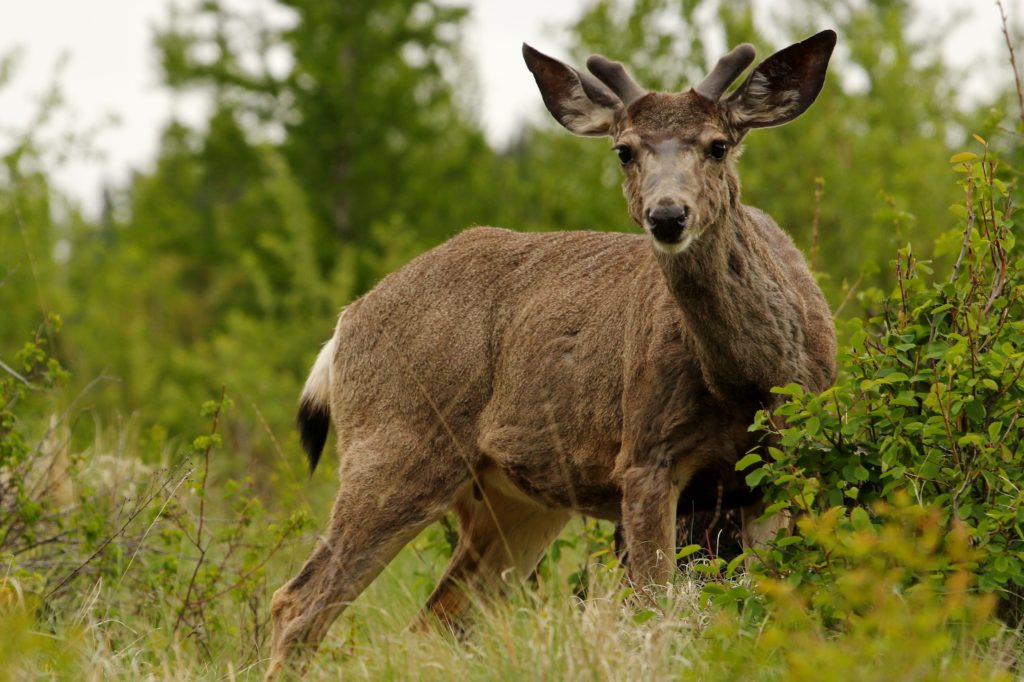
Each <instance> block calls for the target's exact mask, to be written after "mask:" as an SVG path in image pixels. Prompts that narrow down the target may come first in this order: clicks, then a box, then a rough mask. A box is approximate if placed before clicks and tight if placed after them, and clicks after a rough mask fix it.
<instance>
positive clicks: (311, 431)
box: [295, 400, 331, 474]
mask: <svg viewBox="0 0 1024 682" xmlns="http://www.w3.org/2000/svg"><path fill="white" fill-rule="evenodd" d="M295 421H296V423H297V424H298V426H299V438H301V439H302V449H303V450H305V451H306V459H308V460H309V473H310V474H312V473H313V472H314V471H316V465H317V464H318V463H319V462H320V453H321V452H323V450H324V443H326V442H327V429H328V427H330V425H331V412H330V409H329V408H328V407H327V405H323V404H320V405H318V404H316V403H314V402H313V401H311V400H303V401H302V402H301V403H300V404H299V414H298V416H297V417H296V418H295Z"/></svg>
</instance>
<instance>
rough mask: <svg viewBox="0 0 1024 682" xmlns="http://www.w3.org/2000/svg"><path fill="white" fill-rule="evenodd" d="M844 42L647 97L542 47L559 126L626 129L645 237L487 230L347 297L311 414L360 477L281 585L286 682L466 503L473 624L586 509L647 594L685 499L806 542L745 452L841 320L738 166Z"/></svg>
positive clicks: (435, 617) (670, 555)
mask: <svg viewBox="0 0 1024 682" xmlns="http://www.w3.org/2000/svg"><path fill="white" fill-rule="evenodd" d="M835 43H836V34H835V33H834V32H833V31H830V30H826V31H823V32H821V33H818V34H816V35H814V36H811V37H810V38H807V39H806V40H803V41H802V42H799V43H796V44H794V45H790V46H789V47H786V48H785V49H783V50H781V51H779V52H777V53H775V54H773V55H771V56H770V57H768V58H767V59H765V60H764V61H762V62H761V63H759V64H758V65H757V66H756V67H755V68H754V69H753V70H752V71H751V72H750V74H749V76H748V77H747V78H746V79H745V80H744V81H743V82H742V84H741V85H740V86H739V87H737V88H736V89H735V90H734V91H733V92H732V93H731V94H729V95H728V96H724V95H725V92H726V90H727V89H728V88H729V87H730V85H731V84H732V83H733V82H734V81H736V80H737V79H738V77H739V76H740V75H741V74H742V73H743V72H744V71H745V70H746V68H747V67H748V66H749V65H750V64H751V63H752V62H753V61H754V57H755V52H754V48H753V47H752V46H751V45H749V44H742V45H739V46H738V47H736V48H735V49H733V50H732V51H730V52H729V53H728V54H726V55H725V56H723V57H722V58H721V59H720V60H719V61H718V63H717V64H716V66H715V67H714V68H713V69H712V71H711V72H710V74H709V75H708V76H707V77H706V78H705V79H704V80H703V81H701V82H700V83H699V84H698V85H697V86H695V87H693V88H690V89H687V90H685V91H680V92H653V91H648V90H646V89H644V88H643V87H641V86H640V85H638V84H637V82H636V81H635V80H634V79H633V78H632V77H631V76H630V75H629V73H628V71H627V70H626V69H625V67H624V66H623V65H622V64H620V63H618V62H614V61H611V60H609V59H607V58H605V57H602V56H600V55H594V56H591V57H590V58H589V59H588V60H587V67H588V69H589V71H590V73H589V74H585V73H582V72H580V71H577V70H576V69H574V68H572V67H570V66H568V65H566V64H564V63H562V62H560V61H558V60H556V59H553V58H551V57H549V56H546V55H544V54H542V53H541V52H538V51H537V50H535V49H533V48H532V47H530V46H529V45H526V44H524V45H523V57H524V59H525V61H526V66H527V67H528V69H529V70H530V72H531V73H532V74H533V77H534V79H535V80H536V83H537V86H538V88H539V90H540V94H541V97H542V99H543V100H544V104H545V105H546V107H547V109H548V111H549V112H550V113H551V114H552V116H553V117H554V118H555V120H556V121H557V122H558V123H560V124H561V125H562V126H563V127H565V128H566V129H568V130H569V131H570V132H572V133H575V134H577V135H583V136H593V137H598V136H602V137H603V136H607V137H610V138H611V140H612V142H613V150H614V152H615V154H616V155H617V156H618V160H619V162H620V164H621V167H622V171H623V175H624V180H623V191H624V194H625V197H626V200H627V204H628V211H629V215H630V217H631V218H632V220H633V221H634V222H635V223H637V225H638V226H639V227H640V228H641V231H642V232H641V233H631V234H627V233H603V232H588V231H564V232H550V233H517V232H514V231H510V230H506V229H499V228H492V227H475V228H472V229H469V230H466V231H464V232H461V233H460V234H458V235H457V236H455V237H453V238H451V239H450V240H448V241H447V242H445V243H443V244H441V245H440V246H438V247H436V248H434V249H432V250H430V251H427V252H426V253H424V254H422V255H420V256H418V257H417V258H415V259H414V260H412V261H411V262H409V263H408V264H407V265H405V266H404V267H402V268H400V269H398V270H397V271H395V272H393V273H391V274H389V275H387V276H386V277H384V278H383V279H382V280H381V281H380V282H379V283H378V284H377V286H376V287H375V288H373V289H372V290H371V291H370V292H368V293H366V294H365V295H363V296H362V297H360V298H358V299H356V300H355V301H353V302H351V303H350V304H349V305H348V306H347V307H345V308H344V309H343V310H342V312H341V314H340V316H339V318H338V321H337V326H336V328H335V330H334V334H333V336H332V337H331V339H330V340H329V341H328V342H327V343H326V344H325V345H324V346H323V348H322V349H321V350H320V352H319V355H318V356H317V358H316V361H315V363H314V364H313V368H312V370H311V373H310V375H309V378H308V380H307V382H306V384H305V387H304V389H303V392H302V395H301V398H300V406H299V413H298V425H299V429H300V436H301V441H302V444H303V447H304V449H305V451H306V453H307V456H308V459H309V464H310V467H311V470H312V469H315V467H316V465H317V462H318V461H319V458H320V454H321V451H322V450H323V448H324V445H325V442H326V438H327V435H328V430H329V428H330V427H331V426H333V428H334V431H335V434H336V441H337V452H338V456H339V461H340V464H339V476H340V480H341V483H340V487H339V491H338V494H337V498H336V501H335V503H334V507H333V510H332V515H331V518H330V521H329V525H328V528H327V530H326V531H325V534H324V535H323V536H322V537H321V538H320V541H319V543H318V545H317V547H316V548H315V550H314V551H313V553H312V555H311V556H310V557H309V559H308V560H307V561H306V562H305V564H304V565H303V566H302V568H301V570H299V572H298V573H297V574H296V575H295V576H294V577H293V578H292V579H291V580H290V581H288V582H287V583H286V584H285V585H283V586H282V587H280V588H279V589H278V590H277V591H276V592H275V593H274V595H273V597H272V599H271V618H272V622H273V635H272V641H271V646H272V652H271V659H270V664H269V670H268V672H267V679H273V678H275V677H277V676H278V675H280V674H283V673H284V672H285V671H291V672H293V673H295V672H297V673H300V674H301V672H302V671H304V670H305V668H306V666H308V663H309V661H310V660H311V658H312V655H313V653H314V652H315V650H316V649H317V647H318V646H319V644H320V642H321V641H322V640H323V638H324V636H325V634H326V632H327V629H328V628H329V627H330V625H331V624H332V623H333V622H334V621H335V619H337V617H338V616H339V614H340V613H341V612H342V611H343V610H344V609H345V608H346V607H347V606H348V605H350V604H351V603H352V602H353V600H355V599H356V597H357V596H359V594H360V593H361V592H363V590H364V589H365V588H366V587H367V586H368V585H369V584H370V582H371V581H373V580H374V578H375V577H376V576H377V575H378V574H379V573H380V571H381V570H382V569H383V568H384V566H385V565H387V564H388V563H389V562H390V561H391V560H392V559H393V558H394V557H395V555H396V554H397V553H398V552H399V550H401V549H402V547H403V546H404V545H406V544H407V543H408V542H410V541H411V540H412V539H413V538H414V537H415V536H416V535H417V534H419V533H420V532H421V531H422V530H424V529H425V528H426V527H427V526H428V525H430V524H432V523H434V522H435V521H438V520H440V519H441V518H442V517H443V516H444V515H445V514H447V513H449V512H450V511H452V510H454V512H455V514H456V516H457V518H458V522H459V535H458V542H457V544H456V547H455V549H454V551H453V553H452V557H451V560H450V563H449V565H448V567H447V568H446V570H445V571H444V573H443V575H442V577H441V578H440V580H439V581H438V583H437V585H436V587H435V589H434V591H433V594H432V595H431V596H430V598H429V599H428V601H427V603H426V605H425V606H424V607H423V610H422V612H421V614H420V616H419V617H418V620H417V623H416V627H435V626H441V627H444V626H448V627H451V628H453V629H456V631H458V630H457V628H459V627H460V623H461V622H462V619H463V618H465V617H466V616H467V611H468V610H469V608H470V607H471V606H472V604H473V603H474V602H473V598H474V597H475V596H477V595H485V594H492V593H494V592H495V591H499V592H500V591H501V590H503V589H507V585H509V584H512V582H513V581H514V580H516V579H521V578H524V577H527V576H529V575H530V573H531V572H532V571H533V570H534V569H535V568H536V566H537V564H538V563H539V561H540V559H541V558H542V556H543V554H544V552H545V550H546V548H547V547H548V545H549V544H550V543H551V542H552V541H553V540H554V539H555V537H556V536H557V535H558V534H559V533H560V531H561V530H562V529H563V527H564V526H565V525H566V523H567V522H568V521H569V520H570V518H572V517H573V515H577V514H584V515H590V516H592V517H596V518H599V519H608V520H611V521H614V522H616V523H619V524H621V527H622V530H623V536H624V541H625V544H626V552H627V555H628V564H627V574H628V575H627V577H628V579H630V580H632V581H633V582H634V583H635V584H636V585H637V586H638V588H641V589H647V588H653V589H657V586H663V585H666V584H668V583H669V582H670V581H671V579H672V576H673V573H674V571H676V566H675V556H674V555H675V551H674V550H675V548H674V546H673V545H674V538H675V523H676V511H677V508H678V507H679V505H680V504H681V503H685V504H697V503H700V502H701V501H702V500H703V501H706V500H708V499H712V500H714V499H717V500H718V502H719V503H721V504H723V505H724V506H725V507H726V508H729V507H732V508H736V507H739V508H740V511H741V517H742V521H743V541H744V545H745V546H751V547H753V546H757V543H760V542H764V541H765V540H767V539H770V538H771V537H774V536H775V534H776V533H778V532H780V531H781V532H785V526H786V524H787V523H788V519H787V518H786V517H785V516H784V515H781V518H780V516H775V517H770V516H769V517H766V516H765V515H764V514H763V513H762V512H763V511H764V506H765V505H764V504H763V503H762V502H761V500H760V498H759V496H758V495H757V493H756V491H751V490H750V488H749V487H747V485H746V483H745V480H744V478H743V473H745V472H741V473H737V472H736V470H735V464H736V462H737V461H738V459H739V458H741V457H743V456H744V455H745V454H746V453H747V452H749V451H750V450H751V449H752V448H756V447H759V444H758V436H757V434H752V433H750V432H749V431H748V426H749V424H750V423H751V422H752V420H753V418H754V416H755V414H756V412H757V411H758V410H760V409H764V408H766V407H767V408H770V407H771V406H772V405H773V404H775V402H776V401H777V399H778V396H777V394H773V392H772V388H773V387H777V386H784V385H787V384H791V383H796V384H800V385H801V386H803V387H805V388H806V389H807V390H810V391H816V392H820V391H823V390H825V389H826V388H828V387H829V386H830V385H832V383H833V382H834V380H835V376H836V364H835V356H836V337H835V327H834V323H833V320H832V315H831V313H830V310H829V307H828V304H827V303H826V301H825V298H824V296H823V294H822V292H821V290H820V289H819V287H818V286H817V284H816V282H815V279H814V277H813V275H812V274H811V272H810V270H809V268H808V266H807V264H806V261H805V259H804V257H803V255H802V254H801V252H800V251H799V250H798V249H797V247H796V246H795V244H794V242H793V240H792V239H791V238H790V237H789V236H788V235H787V234H786V233H785V232H783V230H782V229H781V228H780V227H779V226H778V225H777V224H776V223H775V222H774V221H773V220H772V219H771V218H770V217H768V216H767V215H766V214H765V213H763V212H761V211H759V210H758V209H756V208H750V207H748V206H745V205H743V204H742V203H741V202H740V183H739V179H738V176H737V171H736V158H737V156H738V155H739V153H740V147H741V142H742V141H743V139H744V137H745V135H746V134H747V132H748V131H750V130H751V129H754V128H766V127H772V126H778V125H781V124H784V123H787V122H788V121H791V120H793V119H794V118H796V117H797V116H799V115H801V114H802V113H803V112H804V111H806V110H807V108H808V107H809V106H810V105H811V104H812V103H813V102H814V100H815V99H816V98H817V96H818V93H819V92H820V91H821V89H822V86H823V83H824V80H825V73H826V69H827V66H828V61H829V58H830V56H831V54H832V50H833V48H834V46H835ZM762 447H763V446H762ZM716 491H717V492H716ZM681 501H682V502H681Z"/></svg>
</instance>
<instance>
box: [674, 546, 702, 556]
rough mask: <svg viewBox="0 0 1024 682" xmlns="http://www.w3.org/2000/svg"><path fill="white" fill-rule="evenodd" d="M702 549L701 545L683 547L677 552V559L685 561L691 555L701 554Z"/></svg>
mask: <svg viewBox="0 0 1024 682" xmlns="http://www.w3.org/2000/svg"><path fill="white" fill-rule="evenodd" d="M700 549H701V548H700V545H687V546H686V547H683V548H682V549H680V550H679V551H678V552H676V559H685V558H686V557H688V556H690V555H691V554H695V553H697V552H699V551H700Z"/></svg>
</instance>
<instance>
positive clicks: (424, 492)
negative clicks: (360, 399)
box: [266, 436, 468, 680]
mask: <svg viewBox="0 0 1024 682" xmlns="http://www.w3.org/2000/svg"><path fill="white" fill-rule="evenodd" d="M345 450H346V451H345V452H344V454H343V462H342V472H341V480H342V483H341V487H340V489H339V491H338V496H337V499H336V500H335V503H334V510H333V512H332V514H331V521H330V525H329V528H328V531H327V534H326V536H325V537H323V538H322V539H321V542H320V543H319V546H318V547H317V548H316V550H315V551H314V552H313V554H312V556H310V558H309V559H308V560H307V561H306V563H305V565H304V566H303V567H302V569H301V570H300V571H299V573H298V574H297V575H296V576H295V577H294V578H292V579H291V580H290V581H289V582H288V583H286V584H285V585H284V586H283V587H281V588H280V589H278V590H277V591H276V592H275V593H274V596H273V598H272V600H271V605H270V611H271V617H272V620H273V637H272V653H271V662H270V668H269V669H268V671H267V676H266V679H267V680H270V679H273V678H276V677H277V676H279V675H281V674H284V673H286V672H288V671H289V669H290V670H291V671H292V672H301V670H302V669H304V667H305V665H306V664H307V663H308V661H309V659H310V657H311V656H312V654H313V653H314V652H315V651H316V649H317V647H318V646H319V644H320V642H321V640H323V638H324V636H325V635H326V634H327V630H328V629H329V628H330V626H331V624H332V623H334V621H335V620H336V619H337V618H338V616H339V615H340V614H341V612H342V611H343V610H344V609H345V608H346V607H347V606H348V605H349V604H351V603H352V601H353V600H355V598H356V597H358V596H359V594H360V593H361V592H362V591H363V590H364V589H366V587H367V586H368V585H369V584H370V583H371V582H372V581H373V579H374V578H376V577H377V575H378V574H379V573H380V572H381V570H383V568H384V567H385V566H386V565H387V564H388V563H390V561H391V560H392V559H393V558H394V557H395V555H396V554H398V552H399V550H401V549H402V547H404V546H405V545H406V543H408V542H409V541H410V540H412V539H413V538H414V537H415V536H416V535H417V534H418V533H419V532H420V531H421V530H422V529H423V528H425V527H426V526H428V525H429V524H430V523H432V522H434V521H436V520H437V519H439V518H440V517H441V516H442V515H443V514H444V513H445V512H446V511H447V510H448V509H449V508H450V506H451V504H452V502H453V500H454V498H455V494H456V492H457V490H458V488H459V486H460V485H461V484H462V483H463V482H464V480H465V479H466V478H467V477H468V474H467V473H466V468H465V465H464V464H462V463H461V461H460V460H453V461H451V462H444V461H439V460H437V459H432V460H430V461H429V462H425V461H424V460H423V457H422V449H421V447H417V443H416V440H415V439H401V440H400V439H396V438H394V437H393V436H392V437H390V438H389V439H388V441H387V442H386V443H381V442H379V441H375V442H363V443H354V444H353V445H352V446H351V447H348V448H346V449H345Z"/></svg>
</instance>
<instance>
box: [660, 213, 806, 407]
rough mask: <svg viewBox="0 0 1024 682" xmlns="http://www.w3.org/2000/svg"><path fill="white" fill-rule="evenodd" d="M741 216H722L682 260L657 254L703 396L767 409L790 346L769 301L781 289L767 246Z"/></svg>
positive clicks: (781, 380) (782, 322)
mask: <svg viewBox="0 0 1024 682" xmlns="http://www.w3.org/2000/svg"><path fill="white" fill-rule="evenodd" d="M743 211H744V209H742V208H739V210H738V211H736V212H735V213H734V212H732V211H730V212H728V213H727V214H726V215H725V216H723V218H722V219H721V220H720V221H719V222H718V224H715V225H711V226H709V228H708V229H707V231H706V232H705V233H704V234H703V235H701V237H700V238H699V239H698V240H697V241H696V242H694V243H693V245H691V246H690V248H688V249H687V250H686V251H684V252H683V253H680V254H666V253H662V252H659V251H656V252H655V253H656V257H657V260H658V263H659V265H660V266H661V269H662V272H663V273H664V276H665V282H666V284H667V285H668V290H669V292H670V293H671V295H672V297H673V298H674V299H675V301H676V303H677V304H678V308H679V311H680V316H681V320H680V322H681V325H682V337H683V338H684V339H689V340H690V341H691V343H692V344H693V348H694V351H695V354H696V356H697V360H698V362H699V364H700V368H701V372H702V374H703V376H704V381H705V383H706V385H707V387H708V389H709V390H710V391H711V393H712V394H714V395H716V396H717V397H718V398H720V399H723V400H725V399H728V400H729V401H730V402H736V400H737V398H738V397H739V396H743V397H744V398H746V399H749V400H751V401H755V402H757V403H759V404H766V403H767V402H768V401H769V399H770V388H771V387H772V386H775V385H780V384H785V383H788V381H789V380H787V379H786V377H785V376H784V375H785V369H784V368H783V367H781V366H780V364H779V363H780V362H782V361H783V358H782V357H780V354H781V355H786V354H788V350H787V349H788V348H790V347H791V346H792V339H787V338H784V337H785V336H787V329H786V328H787V327H789V325H787V324H786V323H785V320H779V319H778V315H777V313H778V312H779V308H780V307H781V306H779V305H778V303H779V302H776V303H775V305H773V302H772V300H771V297H772V295H773V294H774V295H775V296H776V297H778V296H779V294H780V291H779V290H780V288H781V287H780V284H781V283H780V282H779V277H778V276H777V274H776V273H773V272H772V270H773V269H774V268H772V263H771V262H766V261H765V257H764V256H765V254H766V253H767V251H768V250H767V249H766V248H764V247H766V246H767V244H764V243H758V242H759V241H760V242H763V238H761V237H760V235H759V234H758V231H757V230H756V228H754V226H753V225H751V224H749V222H748V221H747V220H745V219H744V214H743Z"/></svg>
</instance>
